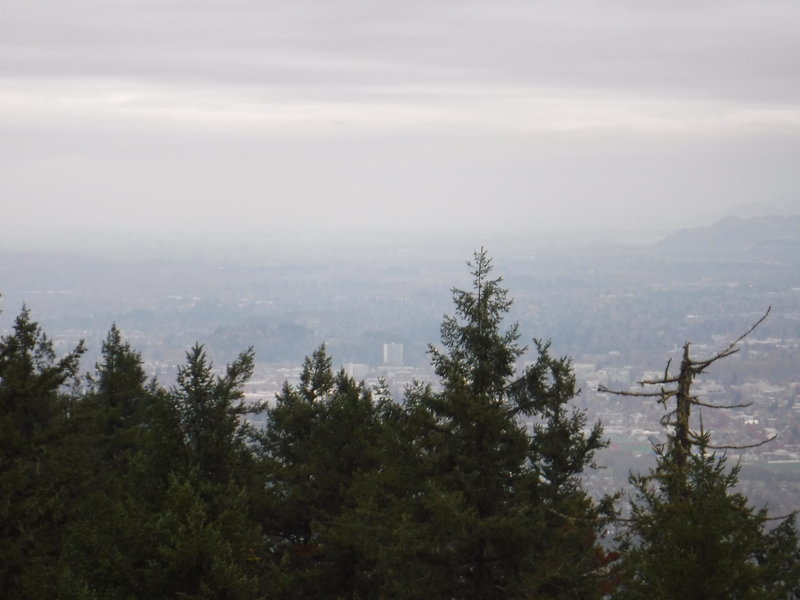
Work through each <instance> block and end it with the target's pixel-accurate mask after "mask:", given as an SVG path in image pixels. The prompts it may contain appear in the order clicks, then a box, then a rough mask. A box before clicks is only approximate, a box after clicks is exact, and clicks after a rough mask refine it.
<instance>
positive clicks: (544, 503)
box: [0, 252, 800, 600]
mask: <svg viewBox="0 0 800 600" xmlns="http://www.w3.org/2000/svg"><path fill="white" fill-rule="evenodd" d="M471 267H472V275H473V286H472V288H471V289H469V290H454V301H455V314H454V315H453V316H448V317H445V319H444V321H443V324H442V329H441V331H442V340H441V344H440V345H438V346H436V347H431V357H432V361H433V365H434V366H435V369H436V372H437V374H438V376H439V377H440V380H441V388H440V389H438V388H437V390H435V391H434V390H433V389H432V388H431V387H430V386H428V385H423V384H419V385H415V386H412V387H411V388H409V389H408V390H407V392H406V395H405V397H404V398H403V399H393V398H391V397H389V394H388V393H387V392H386V390H384V389H380V388H377V389H369V388H367V387H366V386H365V385H364V384H363V383H359V382H356V381H354V380H353V379H351V378H349V377H348V376H346V375H345V374H344V373H343V372H338V373H337V372H335V371H334V370H333V368H332V362H331V358H330V357H329V356H328V355H327V354H326V352H325V348H324V347H321V348H320V349H318V350H317V351H316V352H314V353H313V354H312V356H310V357H309V358H307V359H306V361H305V364H304V368H303V374H302V377H301V380H300V382H299V384H297V385H289V384H286V385H285V386H284V388H283V390H282V392H281V393H280V394H279V395H278V397H277V399H276V401H275V403H274V404H272V405H271V406H269V407H268V406H266V405H252V404H245V403H244V401H243V394H242V386H243V384H244V383H245V382H246V381H247V379H248V378H249V377H250V375H251V374H252V370H253V352H252V350H248V351H246V352H244V353H242V354H241V355H239V357H238V358H237V360H235V361H234V362H233V363H231V364H230V365H228V366H227V368H226V369H224V370H223V371H222V372H218V371H216V370H215V369H214V368H213V366H212V364H211V362H210V361H209V359H208V357H207V356H206V353H205V351H204V349H203V347H202V346H199V345H198V346H195V347H193V348H192V349H191V350H190V351H189V352H188V353H187V356H186V362H185V364H184V365H183V366H182V367H181V369H180V370H179V373H178V376H177V381H176V383H175V385H174V386H172V387H171V388H169V389H165V388H163V387H161V386H160V385H158V384H157V383H156V382H155V381H148V380H147V377H146V374H145V372H144V369H143V367H142V360H141V357H140V355H139V354H138V353H137V352H136V351H135V350H134V349H132V348H131V347H130V345H129V344H128V343H127V342H125V340H123V339H122V337H121V335H120V332H119V331H118V330H117V329H116V327H113V328H112V329H111V331H110V332H109V334H108V337H107V339H106V340H105V342H104V344H103V348H102V359H101V361H100V363H99V364H97V365H96V367H95V369H94V372H93V373H91V374H90V375H86V376H83V377H81V376H80V373H79V361H80V356H81V354H82V352H83V347H82V346H78V347H77V348H75V349H74V350H73V351H72V352H70V353H69V354H67V355H66V356H64V357H62V358H57V357H56V355H55V353H54V351H53V347H52V344H51V342H50V341H49V340H48V339H47V337H46V336H45V334H44V333H43V332H42V330H41V328H40V327H39V326H38V325H37V324H36V323H35V322H34V321H32V320H31V317H30V314H29V312H28V311H27V310H25V309H23V311H22V313H21V314H20V315H19V316H18V317H17V319H16V321H15V323H14V328H13V332H12V333H11V334H9V335H8V336H6V337H3V338H2V339H1V340H0V589H2V594H3V597H4V598H9V599H15V598H26V599H37V598H48V599H51V600H52V599H56V598H70V599H106V598H108V599H112V598H113V599H124V598H132V599H133V598H186V599H190V598H197V599H200V598H203V599H206V598H209V599H210V598H231V599H236V600H246V599H248V598H330V599H338V598H359V599H369V598H376V599H377V598H442V599H445V598H447V599H451V598H459V599H461V598H463V599H467V598H474V599H492V598H552V599H556V598H563V599H568V598H569V599H581V598H585V599H595V598H597V599H599V598H605V597H611V596H614V597H620V598H693V597H695V598H789V597H797V596H798V590H800V588H799V587H798V585H800V583H799V582H800V567H799V566H798V564H799V563H798V561H799V560H800V553H799V552H798V547H799V546H798V538H797V534H796V531H795V529H794V525H793V520H792V518H791V517H789V518H787V519H786V520H784V521H783V522H782V523H780V524H779V525H778V526H777V527H775V528H772V529H770V528H768V527H767V519H766V515H765V513H763V511H754V510H753V509H752V508H749V507H748V505H747V502H746V499H745V498H742V497H741V496H739V495H737V494H735V493H734V492H733V491H732V490H731V487H732V486H733V485H734V484H735V482H736V470H735V469H733V470H728V469H725V465H724V457H720V456H716V455H714V454H713V453H711V454H709V451H708V443H707V441H706V442H705V443H701V444H700V448H699V450H698V451H691V450H690V451H688V452H687V453H686V454H685V456H684V458H685V460H683V461H682V462H680V464H679V463H678V462H676V460H675V458H674V457H675V455H676V453H675V452H674V450H675V447H674V446H672V447H668V448H666V449H664V450H663V452H661V454H660V455H659V462H658V467H657V468H656V470H655V471H654V472H652V473H650V474H649V475H647V476H642V477H638V478H636V479H635V483H636V489H637V491H638V493H639V497H638V498H635V499H634V500H633V502H634V506H633V514H632V518H631V519H629V520H628V521H627V523H628V525H629V526H628V527H627V528H626V533H625V534H624V536H623V538H622V539H621V540H620V542H619V543H618V544H614V543H613V540H607V539H603V537H602V532H603V531H604V530H605V529H606V528H607V527H608V525H609V523H610V522H611V521H613V520H615V519H616V517H617V515H615V513H614V499H603V500H599V501H598V500H593V499H592V498H591V497H590V496H589V494H588V493H587V492H586V490H585V489H584V488H583V486H582V484H581V475H582V473H583V472H584V471H585V469H587V468H590V467H592V465H593V460H594V457H595V454H596V452H597V451H598V450H600V449H601V448H602V447H603V446H604V444H605V442H604V440H603V436H602V428H601V427H600V425H599V424H594V425H592V424H588V423H587V422H586V417H585V414H584V413H583V412H581V411H579V410H576V409H575V408H573V406H572V405H571V402H570V401H571V400H572V398H573V397H574V396H575V394H576V393H577V390H576V388H575V377H574V375H573V372H572V369H571V365H570V361H569V359H567V358H563V357H554V356H552V355H551V353H550V349H549V345H548V344H547V343H542V342H539V341H536V342H535V344H536V350H537V359H536V360H535V362H534V363H533V364H531V365H530V366H529V367H527V368H525V369H524V370H522V371H518V370H517V368H516V363H517V362H518V359H519V358H520V356H521V355H522V354H523V352H524V351H525V349H524V348H523V347H522V346H521V345H520V344H519V337H520V336H519V333H518V331H517V328H516V326H515V325H512V326H510V327H506V326H505V325H504V322H503V321H504V317H505V315H506V314H507V312H508V309H509V307H510V304H511V300H510V299H509V298H508V296H507V291H506V290H505V289H504V288H503V287H502V286H501V285H500V284H501V280H500V279H499V278H493V277H492V274H491V270H492V267H491V261H490V260H489V258H488V257H487V256H486V254H485V253H484V252H480V253H477V254H476V255H475V259H474V262H473V263H472V264H471ZM262 411H266V413H267V419H266V425H265V426H264V427H263V428H258V429H257V428H254V427H253V426H251V425H249V424H248V421H247V420H246V419H245V418H244V417H245V415H246V414H247V413H258V412H262ZM704 439H705V438H704V437H702V438H701V442H702V441H703V440H704ZM670 440H671V441H670V444H673V440H674V436H673V437H672V438H670Z"/></svg>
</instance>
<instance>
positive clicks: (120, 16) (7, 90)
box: [0, 0, 800, 241]
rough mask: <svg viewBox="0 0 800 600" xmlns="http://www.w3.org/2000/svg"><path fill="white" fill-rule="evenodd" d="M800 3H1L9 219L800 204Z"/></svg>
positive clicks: (148, 230)
mask: <svg viewBox="0 0 800 600" xmlns="http://www.w3.org/2000/svg"><path fill="white" fill-rule="evenodd" d="M798 26H800V4H798V3H796V2H792V1H776V2H769V3H764V2H758V1H750V0H745V1H738V0H735V1H732V2H731V1H726V2H722V1H708V2H701V3H688V2H671V3H633V2H628V1H623V0H612V1H611V2H604V3H595V2H589V1H587V0H575V1H567V2H563V3H545V2H516V1H513V2H512V1H508V2H506V1H504V2H494V1H492V2H489V1H488V0H476V1H472V2H463V1H454V0H453V1H451V0H444V1H442V2H421V1H416V0H411V1H408V2H387V1H384V0H377V1H376V0H373V1H370V2H354V1H350V0H343V1H341V2H322V1H320V0H315V1H314V0H298V1H294V2H291V3H278V2H256V1H250V0H237V1H231V0H225V1H222V0H218V1H208V0H207V1H199V2H192V3H186V2H182V1H179V0H159V2H150V1H144V2H143V1H140V0H139V1H136V2H133V1H127V0H123V1H120V2H111V3H109V2H105V1H100V0H66V1H64V0H58V1H56V0H44V1H42V2H35V3H33V2H31V3H16V2H4V3H3V18H2V19H0V156H2V161H0V198H2V218H0V236H2V237H3V238H5V239H6V241H8V240H14V239H20V240H23V239H26V238H29V237H31V236H34V237H36V236H45V237H49V238H51V239H58V238H59V237H60V236H65V237H69V236H74V235H76V234H83V233H89V234H93V233H98V232H107V233H109V232H110V233H111V234H115V233H118V232H124V233H127V234H133V235H136V234H138V233H141V234H148V235H166V234H180V235H194V234H197V235H214V234H222V233H225V234H226V235H233V236H254V235H274V236H286V237H293V236H297V235H309V236H324V235H348V234H350V233H353V234H358V233H359V232H364V231H394V232H403V231H428V232H436V231H443V232H445V231H450V232H452V231H458V230H465V231H471V230H482V231H489V232H501V231H513V232H517V233H524V232H526V231H531V232H542V231H550V232H552V231H561V230H574V231H612V230H619V229H631V230H639V231H642V232H645V233H646V232H649V231H652V232H653V233H654V235H655V234H661V233H664V232H666V231H668V230H670V229H674V228H677V227H685V226H689V225H692V224H697V225H704V224H708V223H709V222H710V221H712V220H714V219H716V218H718V217H721V216H723V215H727V214H738V215H743V214H754V213H764V212H771V213H781V212H794V213H796V212H798V207H799V206H800V197H798V193H797V190H798V187H799V186H798V184H800V169H797V166H796V162H797V161H796V159H797V156H800V135H799V134H800V68H798V67H799V66H800V65H798V60H800V36H797V35H796V32H797V30H798Z"/></svg>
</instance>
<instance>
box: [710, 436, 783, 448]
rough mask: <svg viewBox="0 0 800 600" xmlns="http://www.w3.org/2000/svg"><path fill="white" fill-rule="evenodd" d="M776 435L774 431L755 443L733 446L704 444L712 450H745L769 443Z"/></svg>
mask: <svg viewBox="0 0 800 600" xmlns="http://www.w3.org/2000/svg"><path fill="white" fill-rule="evenodd" d="M777 437H778V434H777V433H776V434H775V435H773V436H772V437H770V438H767V439H766V440H762V441H760V442H757V443H755V444H746V445H735V446H713V445H711V444H706V448H711V449H712V450H747V449H748V448H758V447H759V446H763V445H764V444H769V443H770V442H771V441H772V440H774V439H775V438H777Z"/></svg>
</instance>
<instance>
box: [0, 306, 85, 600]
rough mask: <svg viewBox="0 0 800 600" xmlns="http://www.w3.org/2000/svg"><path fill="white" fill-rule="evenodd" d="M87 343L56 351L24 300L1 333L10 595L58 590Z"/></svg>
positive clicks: (2, 572)
mask: <svg viewBox="0 0 800 600" xmlns="http://www.w3.org/2000/svg"><path fill="white" fill-rule="evenodd" d="M83 351H84V348H83V344H82V343H81V344H79V345H78V346H77V347H76V348H75V349H74V350H73V351H72V352H70V353H69V354H67V355H66V356H64V357H63V358H61V359H57V358H56V355H55V351H54V350H53V345H52V343H51V342H50V340H49V339H48V338H47V336H46V335H45V334H44V333H43V332H42V330H41V328H40V327H39V325H38V324H37V323H36V322H34V321H32V320H31V318H30V312H29V311H28V309H27V308H23V310H22V312H21V313H20V314H19V316H18V317H17V318H16V320H15V321H14V326H13V332H12V333H11V334H10V335H8V336H5V337H3V338H2V339H0V557H2V560H0V581H2V588H3V595H4V597H5V598H23V597H24V598H40V597H46V596H51V595H52V587H51V586H52V577H49V575H51V573H50V565H51V564H53V563H54V562H55V561H56V558H57V557H58V554H59V544H60V541H61V523H62V522H63V521H64V520H65V519H67V518H68V516H69V513H70V506H69V505H68V504H67V503H66V497H65V495H64V494H62V493H61V488H62V486H68V485H69V484H70V482H69V480H68V479H67V478H66V474H67V473H68V469H65V468H64V467H65V466H66V464H65V463H64V462H63V459H62V454H61V453H60V448H61V447H62V446H63V444H64V438H65V433H66V429H65V427H66V418H67V407H68V406H69V401H68V399H67V398H66V397H65V396H64V394H63V393H62V392H63V391H64V390H63V386H64V385H65V384H66V383H67V382H69V381H70V380H74V379H75V378H76V377H77V373H78V366H79V360H80V356H81V354H82V353H83Z"/></svg>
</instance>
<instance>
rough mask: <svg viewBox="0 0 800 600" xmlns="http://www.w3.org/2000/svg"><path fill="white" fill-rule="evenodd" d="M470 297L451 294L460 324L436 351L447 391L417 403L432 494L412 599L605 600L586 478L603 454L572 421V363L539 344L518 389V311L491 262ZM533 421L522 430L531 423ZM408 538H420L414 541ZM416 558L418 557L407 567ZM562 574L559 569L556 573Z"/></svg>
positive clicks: (425, 508) (479, 257) (407, 585)
mask: <svg viewBox="0 0 800 600" xmlns="http://www.w3.org/2000/svg"><path fill="white" fill-rule="evenodd" d="M471 266H472V275H473V287H472V290H471V291H462V290H457V289H456V290H453V299H454V302H455V308H456V311H455V316H447V317H445V319H444V321H443V324H442V348H441V349H435V348H431V354H432V359H433V364H434V366H435V368H436V372H437V374H438V375H439V376H440V377H441V380H442V388H443V389H442V391H441V392H440V393H431V391H430V390H429V389H425V388H422V389H420V388H418V389H416V390H412V393H411V394H410V395H409V397H408V398H407V401H406V406H407V411H408V413H409V416H408V419H407V424H408V425H409V426H411V427H413V428H414V429H413V431H412V433H411V434H410V435H409V438H410V439H412V440H413V445H414V448H415V451H416V457H415V458H416V461H417V463H416V464H417V473H416V477H417V479H418V480H419V481H420V482H421V483H418V484H417V485H416V486H415V487H414V489H415V490H416V491H415V492H414V494H413V496H412V498H411V503H410V510H409V512H408V513H406V515H404V517H405V519H404V522H403V530H402V534H403V541H404V543H406V544H410V547H411V548H413V552H411V553H407V554H406V555H403V556H402V558H401V559H400V560H405V561H408V564H409V565H410V566H409V568H407V569H406V570H405V571H404V572H403V573H401V574H400V575H401V576H402V577H403V578H404V579H403V580H402V585H400V586H398V587H402V588H404V589H416V590H417V591H418V592H420V593H421V592H422V591H423V589H425V590H427V591H428V594H430V595H432V596H434V597H448V598H449V597H453V598H482V599H484V598H486V599H488V598H508V597H529V596H533V597H549V598H554V597H563V598H584V597H585V598H592V597H599V595H600V591H599V590H600V587H599V585H598V577H597V575H596V573H597V571H598V568H599V567H600V566H601V565H600V562H599V561H600V559H601V558H602V556H603V553H602V551H600V550H599V548H597V547H596V546H595V544H594V539H595V531H596V530H597V529H598V528H599V526H600V523H601V521H600V518H599V515H598V513H597V511H596V509H595V508H594V505H593V503H592V502H591V501H590V500H589V498H588V497H587V495H586V494H585V492H584V491H583V490H582V488H581V487H580V483H579V476H580V474H581V472H582V471H583V470H584V468H585V467H586V466H587V465H588V464H589V463H590V461H591V458H592V456H593V453H594V452H595V451H596V450H597V449H599V448H601V447H602V446H603V445H604V444H603V441H602V439H601V429H600V427H599V426H595V428H594V429H593V430H592V431H591V433H590V434H589V435H588V436H584V434H583V427H584V425H585V416H584V415H583V414H582V413H580V412H574V411H570V409H569V408H568V403H569V402H570V400H572V398H573V397H574V395H575V393H576V392H575V378H574V376H573V374H572V370H571V366H570V363H569V360H568V359H566V358H561V359H554V358H552V357H551V356H550V355H549V353H548V344H542V343H539V342H537V350H538V357H537V361H536V363H535V364H534V365H533V366H531V367H529V368H528V369H526V370H525V371H524V372H523V374H522V375H521V376H516V375H515V366H516V365H515V363H516V360H517V359H518V358H519V357H520V356H521V355H522V353H523V352H524V349H523V348H522V347H520V346H519V345H518V344H517V340H518V338H519V333H518V330H517V326H516V325H512V326H511V327H509V328H507V329H505V330H503V328H502V327H503V319H504V317H505V315H506V313H507V312H508V310H509V308H510V306H511V301H510V300H509V299H508V297H507V291H506V290H505V289H503V288H502V287H501V286H500V282H501V279H499V278H496V279H493V278H491V277H490V275H491V270H492V266H491V261H490V260H489V259H488V257H487V255H486V253H485V252H484V251H481V252H479V253H476V255H475V260H474V262H473V263H472V264H471ZM523 417H524V419H523ZM409 534H410V535H409ZM409 554H412V555H409ZM555 565H557V568H554V566H555Z"/></svg>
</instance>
